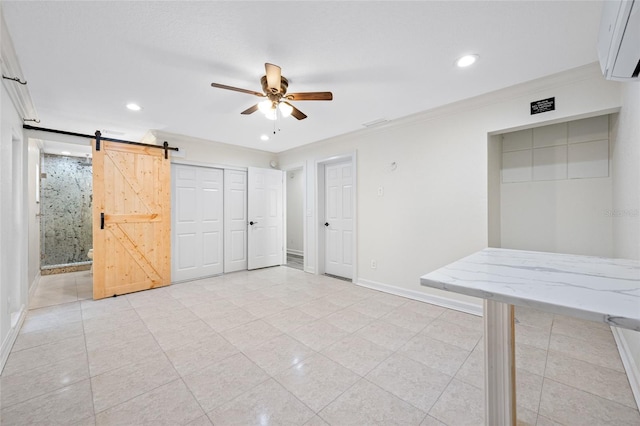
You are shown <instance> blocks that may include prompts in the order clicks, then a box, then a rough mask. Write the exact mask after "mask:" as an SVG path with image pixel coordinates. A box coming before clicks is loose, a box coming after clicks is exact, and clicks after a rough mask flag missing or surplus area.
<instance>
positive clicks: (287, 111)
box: [278, 102, 293, 117]
mask: <svg viewBox="0 0 640 426" xmlns="http://www.w3.org/2000/svg"><path fill="white" fill-rule="evenodd" d="M278 108H279V109H280V113H281V114H282V116H283V117H289V116H290V115H291V113H292V112H293V107H292V106H291V105H289V104H286V103H284V102H280V103H279V104H278Z"/></svg>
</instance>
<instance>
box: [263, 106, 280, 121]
mask: <svg viewBox="0 0 640 426" xmlns="http://www.w3.org/2000/svg"><path fill="white" fill-rule="evenodd" d="M264 116H265V117H267V119H268V120H273V121H275V120H277V119H278V110H277V109H275V108H274V109H271V110H269V112H267V113H266V114H265V115H264Z"/></svg>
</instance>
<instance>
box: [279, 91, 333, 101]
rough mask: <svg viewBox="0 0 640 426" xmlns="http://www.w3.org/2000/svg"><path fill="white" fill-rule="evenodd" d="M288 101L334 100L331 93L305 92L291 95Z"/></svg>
mask: <svg viewBox="0 0 640 426" xmlns="http://www.w3.org/2000/svg"><path fill="white" fill-rule="evenodd" d="M286 97H287V99H289V100H290V101H330V100H333V93H331V92H303V93H289V94H287V96H286Z"/></svg>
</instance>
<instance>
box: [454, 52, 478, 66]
mask: <svg viewBox="0 0 640 426" xmlns="http://www.w3.org/2000/svg"><path fill="white" fill-rule="evenodd" d="M478 58H479V56H478V55H464V56H463V57H461V58H459V59H458V60H457V61H456V65H457V66H458V67H460V68H465V67H468V66H469V65H473V64H474V63H475V62H476V61H477V60H478Z"/></svg>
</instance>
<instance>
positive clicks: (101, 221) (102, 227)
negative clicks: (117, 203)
mask: <svg viewBox="0 0 640 426" xmlns="http://www.w3.org/2000/svg"><path fill="white" fill-rule="evenodd" d="M100 229H104V212H102V213H100Z"/></svg>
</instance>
